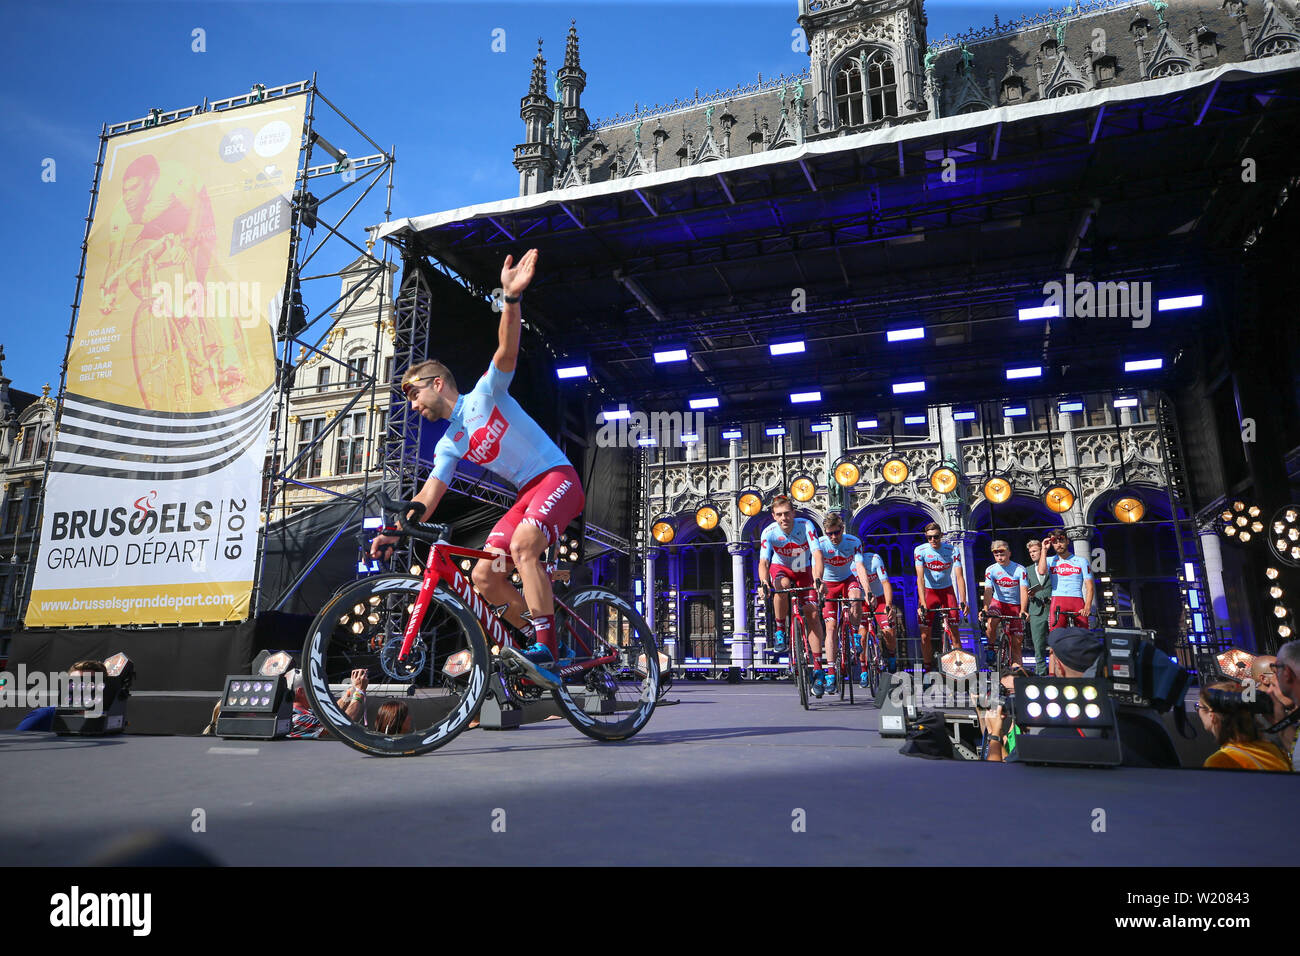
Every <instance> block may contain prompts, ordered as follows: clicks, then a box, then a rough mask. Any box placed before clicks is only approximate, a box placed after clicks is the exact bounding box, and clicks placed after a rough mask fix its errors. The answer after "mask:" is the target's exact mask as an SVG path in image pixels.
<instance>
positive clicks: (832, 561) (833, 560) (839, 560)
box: [826, 552, 849, 568]
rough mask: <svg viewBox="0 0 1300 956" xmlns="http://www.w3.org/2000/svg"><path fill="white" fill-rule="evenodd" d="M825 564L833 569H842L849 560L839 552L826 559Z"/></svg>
mask: <svg viewBox="0 0 1300 956" xmlns="http://www.w3.org/2000/svg"><path fill="white" fill-rule="evenodd" d="M826 563H827V564H829V565H830V566H831V567H833V568H842V567H844V565H846V564H848V563H849V559H848V558H846V557H844V555H842V554H840V553H839V552H836V553H835V554H832V555H831V556H830V557H829V558H827V559H826Z"/></svg>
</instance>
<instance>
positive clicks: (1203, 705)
mask: <svg viewBox="0 0 1300 956" xmlns="http://www.w3.org/2000/svg"><path fill="white" fill-rule="evenodd" d="M1272 709H1273V702H1272V698H1270V697H1268V695H1261V696H1258V697H1255V698H1253V699H1251V700H1246V699H1245V697H1244V695H1243V694H1242V693H1241V690H1240V685H1238V684H1234V683H1231V682H1229V681H1223V682H1220V683H1218V684H1211V685H1210V686H1209V687H1203V688H1201V698H1200V700H1199V701H1197V703H1196V713H1197V716H1199V717H1200V718H1201V725H1202V726H1203V727H1204V728H1205V729H1206V730H1208V731H1209V732H1210V733H1211V734H1213V735H1214V739H1215V740H1216V741H1217V742H1218V744H1219V749H1218V750H1216V751H1215V752H1214V753H1212V754H1211V755H1210V756H1209V757H1207V758H1206V760H1205V763H1204V766H1206V767H1211V768H1215V769H1219V770H1273V771H1283V772H1286V771H1289V770H1290V769H1291V761H1290V759H1289V758H1288V757H1287V755H1286V754H1285V753H1283V752H1282V751H1281V750H1280V749H1279V748H1278V747H1277V745H1276V744H1272V743H1269V742H1268V741H1267V740H1265V739H1264V738H1263V735H1262V734H1261V733H1260V729H1259V724H1258V723H1256V722H1255V715H1256V714H1265V713H1270V712H1271V711H1272Z"/></svg>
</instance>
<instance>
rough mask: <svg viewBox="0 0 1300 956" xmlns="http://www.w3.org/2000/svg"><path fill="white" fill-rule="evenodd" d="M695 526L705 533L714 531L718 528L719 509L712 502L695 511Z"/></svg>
mask: <svg viewBox="0 0 1300 956" xmlns="http://www.w3.org/2000/svg"><path fill="white" fill-rule="evenodd" d="M695 524H696V525H697V526H699V528H700V529H701V530H703V531H712V530H713V529H714V528H716V527H717V526H718V508H717V506H716V505H714V504H713V503H712V502H705V503H704V504H702V505H700V506H699V507H698V508H696V509H695Z"/></svg>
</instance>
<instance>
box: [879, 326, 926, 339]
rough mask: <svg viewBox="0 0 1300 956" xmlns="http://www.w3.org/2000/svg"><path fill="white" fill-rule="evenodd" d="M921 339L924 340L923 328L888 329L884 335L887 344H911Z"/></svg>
mask: <svg viewBox="0 0 1300 956" xmlns="http://www.w3.org/2000/svg"><path fill="white" fill-rule="evenodd" d="M923 338H925V329H924V328H912V329H890V330H889V331H888V332H886V333H885V340H886V341H888V342H911V341H913V340H915V339H923Z"/></svg>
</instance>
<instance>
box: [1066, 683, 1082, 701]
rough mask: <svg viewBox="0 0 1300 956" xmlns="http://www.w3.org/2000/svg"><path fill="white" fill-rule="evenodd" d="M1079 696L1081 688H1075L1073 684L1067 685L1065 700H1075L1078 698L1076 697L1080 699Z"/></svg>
mask: <svg viewBox="0 0 1300 956" xmlns="http://www.w3.org/2000/svg"><path fill="white" fill-rule="evenodd" d="M1078 696H1079V688H1077V687H1075V686H1074V685H1073V684H1068V685H1066V688H1065V699H1066V700H1074V698H1076V697H1078Z"/></svg>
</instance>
